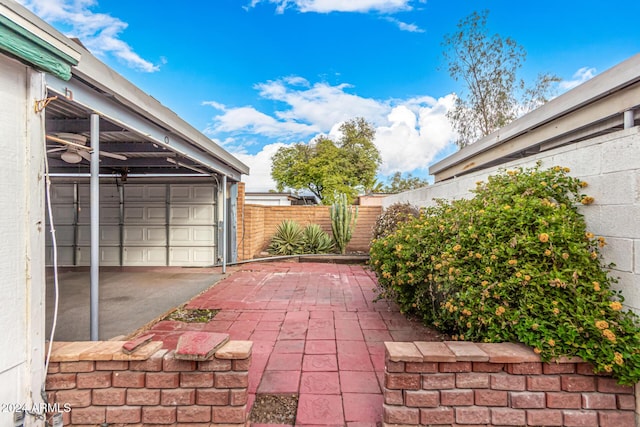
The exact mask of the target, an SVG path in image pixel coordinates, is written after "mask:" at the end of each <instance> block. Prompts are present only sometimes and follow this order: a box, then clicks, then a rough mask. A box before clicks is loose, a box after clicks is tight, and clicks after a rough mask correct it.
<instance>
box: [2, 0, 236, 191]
mask: <svg viewBox="0 0 640 427" xmlns="http://www.w3.org/2000/svg"><path fill="white" fill-rule="evenodd" d="M1 2H2V4H3V5H4V6H6V7H7V8H8V9H10V10H11V11H13V12H14V13H15V14H16V15H18V16H19V17H20V18H23V19H24V21H26V22H28V24H29V25H30V26H31V28H29V30H30V31H34V30H33V29H34V28H35V29H36V30H37V31H38V32H39V33H40V35H41V37H43V38H44V39H45V40H50V41H51V43H52V44H56V45H60V44H63V45H66V46H68V47H69V48H71V49H72V50H73V51H75V52H78V53H79V54H80V59H79V61H78V64H77V65H76V66H75V67H72V70H71V73H72V75H71V79H70V80H68V81H65V80H63V79H61V78H58V77H55V76H53V75H51V74H46V77H45V81H46V86H47V92H48V95H47V96H48V97H49V98H53V97H56V98H55V99H52V100H51V102H50V103H49V104H48V105H47V107H46V109H45V111H46V113H45V114H46V132H47V134H48V135H52V134H57V133H61V132H64V133H73V134H81V135H83V136H85V137H87V139H89V136H90V116H91V114H94V113H96V114H98V115H99V116H100V126H99V128H100V151H103V152H109V153H114V154H119V155H121V156H125V157H126V158H127V159H126V160H118V159H113V158H110V157H102V159H101V162H100V173H101V174H127V175H134V174H142V175H148V174H172V175H173V174H180V175H184V174H187V175H193V174H197V175H203V173H204V174H217V175H226V176H227V177H228V178H230V179H231V180H234V181H239V180H240V178H241V175H242V174H248V173H249V167H248V166H247V165H245V164H244V163H242V162H241V161H240V160H238V159H237V158H236V157H234V156H233V155H232V154H230V153H229V152H227V151H226V150H224V149H223V148H222V147H221V146H219V145H218V144H216V143H215V142H214V141H212V140H211V139H210V138H209V137H207V136H206V135H204V134H203V133H202V132H200V131H198V130H197V129H195V128H194V127H193V126H192V125H190V124H189V123H187V122H186V121H185V120H183V119H181V118H180V117H179V116H178V115H177V114H176V113H174V112H173V111H171V110H170V109H169V108H167V107H165V106H164V105H162V104H161V103H160V102H159V101H158V100H156V99H155V98H153V97H152V96H150V95H148V94H146V93H144V92H143V91H142V90H141V89H139V88H138V87H136V86H135V85H134V84H133V83H131V82H130V81H128V80H127V79H125V78H124V77H122V76H121V75H119V74H118V73H116V72H115V71H114V70H113V69H111V68H109V67H108V66H107V65H105V64H104V63H102V62H101V61H100V60H98V59H97V58H96V57H95V56H93V55H92V54H91V53H90V52H89V51H88V50H87V49H85V48H84V47H83V46H82V45H81V43H80V42H78V41H75V40H72V39H69V38H67V37H65V36H64V35H62V34H61V33H59V32H58V31H57V30H56V29H54V28H53V27H51V26H50V25H49V24H47V23H46V22H44V21H43V20H41V19H40V18H38V17H37V16H36V15H34V14H33V13H31V12H30V11H28V10H27V9H26V8H24V7H22V6H21V5H19V4H17V3H15V2H8V1H5V0H2V1H1ZM24 21H23V22H22V23H23V24H24ZM18 24H20V23H18ZM176 96H179V94H176ZM62 147H64V145H60V144H58V143H56V142H48V148H49V149H55V148H62ZM61 153H62V152H61V151H59V150H56V151H54V152H52V153H50V154H49V160H50V170H51V172H53V173H65V174H75V173H88V172H89V163H88V162H87V161H86V160H83V161H82V162H80V163H75V164H70V163H66V162H65V161H63V160H62V159H61V158H60V154H61Z"/></svg>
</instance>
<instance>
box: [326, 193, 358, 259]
mask: <svg viewBox="0 0 640 427" xmlns="http://www.w3.org/2000/svg"><path fill="white" fill-rule="evenodd" d="M329 214H330V215H331V231H332V232H333V240H334V241H335V242H336V247H337V248H338V250H339V251H340V253H341V254H344V253H345V252H346V250H347V244H348V243H349V241H350V240H351V236H352V234H353V229H354V228H355V227H356V221H357V220H358V207H357V206H356V208H355V211H354V209H353V208H352V207H351V206H349V205H348V204H347V195H346V194H344V193H343V194H340V195H338V197H336V202H335V203H334V204H333V205H331V207H330V208H329Z"/></svg>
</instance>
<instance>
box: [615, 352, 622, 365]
mask: <svg viewBox="0 0 640 427" xmlns="http://www.w3.org/2000/svg"><path fill="white" fill-rule="evenodd" d="M613 361H614V362H615V363H616V365H618V366H622V365H624V357H622V354H621V353H618V352H617V351H616V352H615V353H614V356H613Z"/></svg>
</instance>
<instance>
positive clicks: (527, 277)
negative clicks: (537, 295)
mask: <svg viewBox="0 0 640 427" xmlns="http://www.w3.org/2000/svg"><path fill="white" fill-rule="evenodd" d="M524 280H526V281H527V282H528V281H529V280H531V276H529V275H528V274H525V275H524Z"/></svg>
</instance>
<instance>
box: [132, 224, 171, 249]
mask: <svg viewBox="0 0 640 427" xmlns="http://www.w3.org/2000/svg"><path fill="white" fill-rule="evenodd" d="M123 240H124V244H125V245H126V246H151V245H159V246H163V247H164V246H165V245H166V244H167V230H166V228H165V227H164V226H162V227H150V226H144V225H126V226H125V227H124V238H123Z"/></svg>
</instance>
